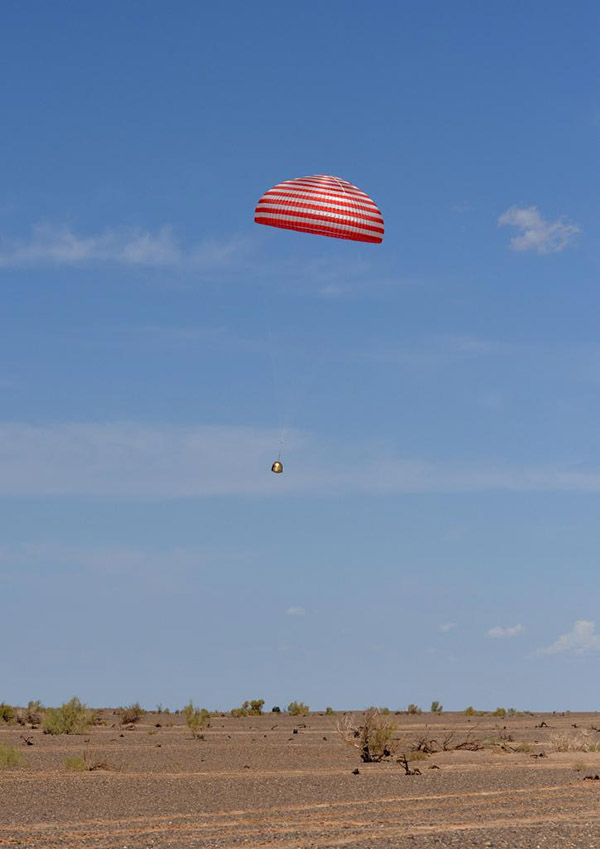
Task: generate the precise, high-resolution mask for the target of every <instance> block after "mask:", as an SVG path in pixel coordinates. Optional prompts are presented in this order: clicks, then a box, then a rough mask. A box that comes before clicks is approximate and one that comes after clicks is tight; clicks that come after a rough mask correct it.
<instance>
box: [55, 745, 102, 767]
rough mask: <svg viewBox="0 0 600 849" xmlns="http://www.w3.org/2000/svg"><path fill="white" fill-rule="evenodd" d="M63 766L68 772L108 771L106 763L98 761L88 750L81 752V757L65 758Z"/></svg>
mask: <svg viewBox="0 0 600 849" xmlns="http://www.w3.org/2000/svg"><path fill="white" fill-rule="evenodd" d="M64 766H65V769H66V770H68V771H69V772H95V771H96V770H99V769H110V764H109V763H108V761H106V760H98V758H96V757H94V756H93V755H92V752H91V751H90V749H88V748H85V749H84V750H83V756H82V757H78V756H72V757H68V758H65V764H64Z"/></svg>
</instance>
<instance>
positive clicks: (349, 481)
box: [0, 422, 600, 499]
mask: <svg viewBox="0 0 600 849" xmlns="http://www.w3.org/2000/svg"><path fill="white" fill-rule="evenodd" d="M278 444H279V432H278V431H275V430H273V429H268V428H258V427H241V426H187V427H186V426H170V425H152V426H150V425H148V426H146V425H141V424H136V423H118V422H113V423H88V424H82V423H66V424H65V423H63V424H48V425H30V424H24V423H14V422H13V423H0V495H2V496H11V497H12V496H27V495H29V496H44V495H47V496H100V497H117V498H118V497H122V498H141V499H169V498H188V497H203V496H218V495H250V496H264V495H269V494H273V495H275V494H277V495H282V494H284V493H297V494H302V493H306V494H308V493H310V494H313V495H314V494H316V495H327V496H330V495H334V494H336V495H337V494H340V493H343V494H348V493H364V494H374V495H385V494H399V493H428V492H436V493H454V492H494V491H496V492H497V491H508V492H534V491H545V492H558V491H571V492H600V470H598V469H590V470H587V471H586V470H582V469H580V468H575V469H571V468H569V467H568V466H564V467H561V466H556V467H552V466H539V467H535V466H534V467H527V466H524V467H515V466H508V465H507V466H501V465H494V466H492V465H489V464H486V463H485V462H484V461H482V462H480V463H479V464H476V463H471V464H456V463H451V462H444V461H435V462H434V461H428V460H425V459H414V458H410V457H402V456H400V455H398V454H397V452H396V450H395V448H394V447H393V446H392V445H388V444H379V443H372V442H370V443H367V444H364V443H361V442H340V441H339V440H335V441H333V442H332V441H327V440H324V439H322V438H317V437H316V436H313V435H310V434H303V433H299V432H297V431H296V432H294V431H291V432H289V433H288V435H287V437H286V446H285V460H286V462H285V465H286V472H285V473H284V475H281V476H275V475H271V474H269V469H270V466H271V463H272V461H273V457H274V454H275V453H276V452H277V448H278Z"/></svg>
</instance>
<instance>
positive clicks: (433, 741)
mask: <svg viewBox="0 0 600 849" xmlns="http://www.w3.org/2000/svg"><path fill="white" fill-rule="evenodd" d="M483 748H484V746H483V743H482V741H481V740H478V739H476V738H475V737H474V736H473V732H472V731H468V732H467V733H466V734H465V735H464V736H463V735H461V736H460V737H457V736H456V734H455V733H454V731H449V732H447V733H446V734H444V735H443V736H440V738H439V739H437V738H433V737H428V736H427V735H426V734H422V735H421V736H419V737H416V738H415V739H414V740H413V742H412V743H411V747H410V751H412V752H423V754H424V755H434V754H436V752H455V751H468V752H478V751H479V750H480V749H483Z"/></svg>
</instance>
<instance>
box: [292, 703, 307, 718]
mask: <svg viewBox="0 0 600 849" xmlns="http://www.w3.org/2000/svg"><path fill="white" fill-rule="evenodd" d="M308 711H309V707H308V705H305V704H304V702H290V703H289V705H288V713H289V715H290V716H308Z"/></svg>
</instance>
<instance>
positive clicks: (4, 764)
mask: <svg viewBox="0 0 600 849" xmlns="http://www.w3.org/2000/svg"><path fill="white" fill-rule="evenodd" d="M22 761H23V755H22V754H21V753H20V752H19V750H18V749H15V747H14V746H7V745H6V744H5V743H0V769H10V767H13V766H19V764H20V763H22Z"/></svg>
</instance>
